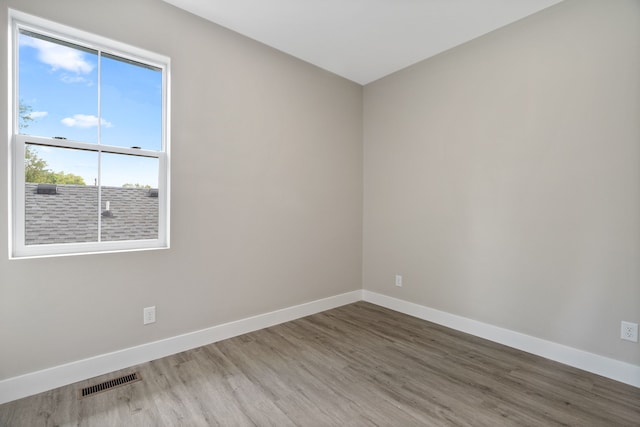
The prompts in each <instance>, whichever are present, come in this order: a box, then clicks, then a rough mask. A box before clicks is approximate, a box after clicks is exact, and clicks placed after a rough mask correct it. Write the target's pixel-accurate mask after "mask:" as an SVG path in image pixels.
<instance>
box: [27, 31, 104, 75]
mask: <svg viewBox="0 0 640 427" xmlns="http://www.w3.org/2000/svg"><path fill="white" fill-rule="evenodd" d="M20 43H21V44H22V45H23V46H29V47H33V48H34V49H37V50H38V59H39V60H40V61H42V62H44V63H45V64H47V65H50V66H51V69H52V70H53V71H56V70H59V69H62V70H66V71H71V72H74V73H78V74H87V73H90V72H91V71H92V70H93V69H94V68H95V64H92V63H91V62H89V61H87V59H86V58H85V55H84V53H83V52H82V51H80V50H77V49H73V48H70V47H67V46H63V45H59V44H56V43H51V42H48V41H46V40H41V39H36V38H32V37H21V39H20Z"/></svg>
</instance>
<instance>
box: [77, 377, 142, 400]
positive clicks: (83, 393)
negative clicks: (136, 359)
mask: <svg viewBox="0 0 640 427" xmlns="http://www.w3.org/2000/svg"><path fill="white" fill-rule="evenodd" d="M141 380H142V378H141V377H140V374H139V373H138V372H134V373H133V374H129V375H124V376H122V377H119V378H115V379H113V380H109V381H105V382H103V383H100V384H96V385H92V386H89V387H85V388H83V389H82V390H80V395H79V396H78V398H79V399H82V398H84V397H89V396H93V395H94V394H97V393H101V392H103V391H107V390H111V389H112V388H116V387H120V386H123V385H126V384H131V383H135V382H137V381H141Z"/></svg>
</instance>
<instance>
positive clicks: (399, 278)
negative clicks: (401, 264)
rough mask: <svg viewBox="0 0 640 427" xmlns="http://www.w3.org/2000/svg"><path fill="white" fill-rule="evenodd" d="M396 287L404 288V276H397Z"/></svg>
mask: <svg viewBox="0 0 640 427" xmlns="http://www.w3.org/2000/svg"><path fill="white" fill-rule="evenodd" d="M396 286H399V287H402V276H401V275H399V274H396Z"/></svg>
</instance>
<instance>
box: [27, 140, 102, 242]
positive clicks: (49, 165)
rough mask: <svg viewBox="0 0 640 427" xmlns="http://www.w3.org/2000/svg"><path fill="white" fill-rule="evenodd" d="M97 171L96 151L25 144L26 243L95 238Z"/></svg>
mask: <svg viewBox="0 0 640 427" xmlns="http://www.w3.org/2000/svg"><path fill="white" fill-rule="evenodd" d="M62 159H64V160H62ZM61 162H62V163H61ZM61 164H64V165H65V166H64V168H61V167H60V165H61ZM97 171H98V154H97V153H94V152H88V151H82V150H72V149H68V148H58V147H45V146H38V145H33V144H26V145H25V244H26V245H46V244H52V243H74V242H96V241H97V240H98V188H97V187H96V186H94V185H85V183H87V180H89V179H90V177H91V176H96V175H97ZM43 184H52V185H49V186H47V185H43Z"/></svg>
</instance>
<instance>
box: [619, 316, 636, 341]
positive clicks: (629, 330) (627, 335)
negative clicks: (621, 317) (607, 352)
mask: <svg viewBox="0 0 640 427" xmlns="http://www.w3.org/2000/svg"><path fill="white" fill-rule="evenodd" d="M620 338H622V339H623V340H625V341H631V342H638V324H637V323H631V322H624V321H623V322H622V323H620Z"/></svg>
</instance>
